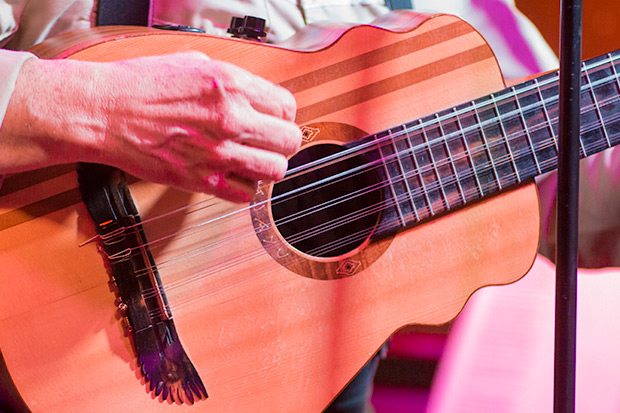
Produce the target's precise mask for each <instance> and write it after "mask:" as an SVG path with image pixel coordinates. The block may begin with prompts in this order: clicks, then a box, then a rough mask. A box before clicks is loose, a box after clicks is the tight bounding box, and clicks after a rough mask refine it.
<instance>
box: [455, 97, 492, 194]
mask: <svg viewBox="0 0 620 413" xmlns="http://www.w3.org/2000/svg"><path fill="white" fill-rule="evenodd" d="M452 110H453V111H454V114H455V116H456V123H458V125H459V131H460V132H461V139H463V145H465V152H466V155H467V159H469V163H470V164H471V170H472V171H473V175H474V180H475V181H476V186H477V187H478V191H479V192H480V196H484V191H483V190H482V185H481V184H480V180H479V179H478V174H477V173H476V172H477V171H476V165H475V164H474V158H473V157H472V155H471V150H470V149H469V145H468V144H467V137H466V136H465V131H464V130H463V125H462V124H461V118H460V117H459V112H458V111H457V110H456V107H454V108H452Z"/></svg>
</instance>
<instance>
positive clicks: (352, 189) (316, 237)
mask: <svg viewBox="0 0 620 413" xmlns="http://www.w3.org/2000/svg"><path fill="white" fill-rule="evenodd" d="M343 150H344V148H343V147H341V146H339V145H335V144H319V145H315V146H310V147H307V148H305V149H303V150H302V151H300V152H299V153H297V154H296V155H295V156H293V157H292V158H291V159H290V160H289V171H290V170H291V169H293V168H297V167H299V166H301V165H305V164H308V163H310V162H313V161H316V160H317V159H321V158H327V157H331V158H336V159H334V160H331V161H328V162H325V165H321V166H317V167H310V168H308V171H305V172H302V173H298V174H294V175H292V176H291V177H289V178H286V179H284V180H283V181H281V182H279V183H277V184H276V185H275V186H274V188H273V192H272V204H271V210H272V216H273V219H274V222H275V224H276V227H277V229H278V231H279V232H280V234H281V235H282V237H284V239H286V241H287V242H288V243H289V244H291V245H292V246H293V247H294V248H296V249H297V250H299V251H302V252H304V253H306V254H308V255H312V256H315V257H336V256H340V255H343V254H346V253H348V252H350V251H352V250H355V249H356V248H358V247H360V246H361V245H362V244H363V243H364V242H365V241H366V240H367V239H368V238H369V237H370V235H372V232H373V230H374V228H375V226H376V225H377V222H378V221H379V216H380V213H381V200H382V195H381V190H380V189H377V187H378V186H379V185H378V177H377V174H376V173H375V172H374V170H373V169H372V168H371V167H365V166H366V165H367V161H366V160H365V158H364V157H363V156H359V155H358V156H354V157H351V156H350V155H349V156H344V155H343V156H342V157H335V156H332V155H335V154H338V153H340V152H342V151H343ZM331 158H330V159H331ZM301 188H305V189H301Z"/></svg>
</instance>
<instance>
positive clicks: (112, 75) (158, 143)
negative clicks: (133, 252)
mask: <svg viewBox="0 0 620 413" xmlns="http://www.w3.org/2000/svg"><path fill="white" fill-rule="evenodd" d="M31 62H34V63H35V64H36V65H37V66H34V65H30V64H29V63H31ZM26 63H27V64H29V65H28V66H29V67H26V65H25V68H24V69H23V70H22V72H25V73H24V75H25V76H26V78H25V79H21V80H19V79H18V85H17V87H16V93H17V92H18V91H20V90H19V88H20V87H21V88H22V89H23V88H26V89H27V90H26V93H28V92H30V93H29V96H30V97H31V99H26V103H28V104H27V105H25V106H24V105H22V109H23V108H24V107H26V108H28V112H29V115H28V116H29V117H30V118H31V119H27V122H26V123H28V124H30V127H29V131H26V132H24V131H23V130H22V134H31V135H32V132H33V130H36V131H39V132H38V134H35V135H38V136H37V137H34V138H33V137H32V136H31V139H30V141H31V146H30V147H29V148H28V151H29V152H30V153H32V154H33V155H35V158H36V157H37V156H38V159H34V160H31V161H30V165H28V166H24V165H23V164H24V161H25V160H22V161H19V162H21V163H22V165H20V166H19V168H21V169H29V168H32V167H40V166H46V165H48V164H52V163H61V162H74V161H87V162H97V163H104V164H108V165H112V166H115V167H118V168H120V169H123V170H125V171H127V172H129V173H131V174H133V175H136V176H137V177H139V178H142V179H145V180H149V181H153V182H157V183H162V184H166V185H171V186H174V187H177V188H180V189H184V190H188V191H199V192H207V193H212V194H214V195H216V196H218V197H221V198H224V199H227V200H231V201H235V202H244V201H248V200H250V198H251V196H252V195H253V193H254V189H255V185H256V182H257V181H258V180H265V181H274V180H278V179H281V178H282V177H283V176H284V173H285V172H286V167H287V161H286V156H288V155H291V154H293V153H294V152H295V151H296V150H297V149H298V148H299V145H300V143H301V133H300V131H299V128H298V127H297V126H296V125H295V123H294V122H293V120H294V117H295V110H296V105H295V101H294V98H293V97H292V95H291V94H290V93H289V92H288V91H286V90H285V89H283V88H280V87H278V86H275V85H273V84H271V83H269V82H268V81H266V80H264V79H261V78H258V77H256V76H254V75H252V74H250V73H248V72H246V71H245V70H243V69H240V68H238V67H236V66H233V65H231V64H228V63H225V62H220V61H213V60H209V59H208V58H207V57H206V56H204V55H203V54H200V53H197V52H194V53H182V54H174V55H168V56H156V57H142V58H137V59H131V60H125V61H120V62H112V63H89V62H75V61H44V60H36V59H32V60H30V61H28V62H26ZM34 77H36V79H33V78H34ZM46 77H47V78H48V80H47V82H46V81H45V80H44V79H45V78H46ZM20 78H22V73H20ZM27 78H30V80H31V81H32V82H33V83H30V84H27V83H28V81H27ZM37 85H38V88H37ZM28 89H29V90H28ZM21 92H22V93H23V92H24V90H21ZM50 96H51V97H50ZM14 97H15V96H14ZM14 97H12V99H11V104H10V106H9V109H11V105H13V106H15V104H16V103H15V102H14V99H13V98H14ZM32 97H36V103H33V102H32ZM22 98H23V96H22ZM23 103H24V102H22V104H23ZM14 109H15V110H17V108H15V107H14ZM15 110H12V111H11V112H7V117H8V118H9V119H11V116H9V115H12V116H17V117H20V116H21V117H23V116H24V115H23V113H22V114H18V115H15V113H14V112H15ZM33 112H36V113H35V114H33ZM32 118H34V121H33V119H32ZM22 120H24V119H22ZM46 123H47V125H45V124H46ZM12 124H13V126H15V124H14V123H12ZM22 124H23V122H22ZM46 128H47V132H44V130H45V129H46ZM3 129H5V128H4V127H3ZM9 129H10V128H9ZM4 132H5V131H3V134H4ZM45 133H47V134H48V135H51V136H48V137H47V139H46V137H45V136H41V135H44V134H45ZM21 145H22V146H25V145H24V143H23V142H22V144H21ZM32 145H34V147H35V148H36V149H37V150H34V151H33V147H32ZM0 146H1V143H0ZM0 149H1V148H0ZM3 158H4V157H3ZM52 159H53V160H52ZM13 161H14V162H15V159H13ZM19 162H18V163H19ZM0 167H2V165H0ZM19 168H18V169H19ZM5 169H6V167H5ZM9 169H10V168H9ZM13 169H14V170H15V166H14V167H13ZM4 172H6V170H5V171H4Z"/></svg>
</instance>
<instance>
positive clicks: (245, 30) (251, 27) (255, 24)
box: [227, 16, 267, 40]
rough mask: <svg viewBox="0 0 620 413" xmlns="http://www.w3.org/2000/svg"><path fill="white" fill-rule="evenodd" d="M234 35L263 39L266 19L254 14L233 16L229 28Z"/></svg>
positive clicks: (243, 37)
mask: <svg viewBox="0 0 620 413" xmlns="http://www.w3.org/2000/svg"><path fill="white" fill-rule="evenodd" d="M227 32H228V33H230V34H232V35H233V37H240V38H242V39H252V40H261V38H262V37H265V36H266V35H267V33H266V32H265V19H261V18H260V17H254V16H245V17H233V18H232V20H231V21H230V27H229V28H228V30H227Z"/></svg>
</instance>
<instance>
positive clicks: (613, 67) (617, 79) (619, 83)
mask: <svg viewBox="0 0 620 413" xmlns="http://www.w3.org/2000/svg"><path fill="white" fill-rule="evenodd" d="M607 57H608V58H609V60H610V66H611V70H612V71H613V76H614V78H615V79H616V86H617V87H618V93H620V78H618V72H616V65H615V60H614V58H613V56H612V55H611V53H607Z"/></svg>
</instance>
